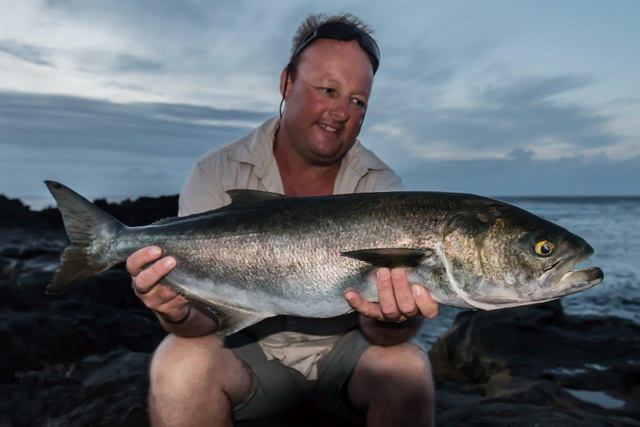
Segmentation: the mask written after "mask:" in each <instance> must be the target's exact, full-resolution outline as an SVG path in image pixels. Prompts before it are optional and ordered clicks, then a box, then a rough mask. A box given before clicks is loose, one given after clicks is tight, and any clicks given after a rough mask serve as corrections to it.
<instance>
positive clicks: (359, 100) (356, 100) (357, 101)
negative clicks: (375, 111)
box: [351, 98, 367, 107]
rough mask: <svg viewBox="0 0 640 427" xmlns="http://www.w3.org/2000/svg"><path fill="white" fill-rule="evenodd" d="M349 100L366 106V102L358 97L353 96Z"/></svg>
mask: <svg viewBox="0 0 640 427" xmlns="http://www.w3.org/2000/svg"><path fill="white" fill-rule="evenodd" d="M351 101H352V102H353V103H354V104H356V105H357V106H358V107H366V106H367V104H366V102H364V101H363V100H361V99H358V98H353V99H352V100H351Z"/></svg>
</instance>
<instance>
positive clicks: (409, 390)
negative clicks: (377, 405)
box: [350, 343, 434, 403]
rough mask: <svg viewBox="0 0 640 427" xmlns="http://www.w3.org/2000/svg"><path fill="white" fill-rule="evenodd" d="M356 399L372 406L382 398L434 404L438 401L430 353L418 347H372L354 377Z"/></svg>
mask: <svg viewBox="0 0 640 427" xmlns="http://www.w3.org/2000/svg"><path fill="white" fill-rule="evenodd" d="M352 386H353V387H354V388H356V387H357V388H359V390H353V392H354V397H355V396H356V395H357V396H360V397H361V398H360V399H358V400H362V398H364V399H365V400H366V401H368V402H369V403H371V400H372V399H374V398H376V397H379V398H384V399H386V398H389V399H400V400H405V399H408V400H415V399H419V400H421V401H424V400H425V399H426V400H427V401H432V400H433V398H434V391H433V378H432V374H431V363H430V362H429V357H428V356H427V354H426V353H425V352H424V351H423V350H422V349H421V348H419V347H417V346H416V345H414V344H410V343H404V344H401V345H397V346H392V347H378V346H373V347H370V348H369V349H368V350H367V351H366V352H365V353H364V354H363V355H362V357H361V358H360V360H359V361H358V363H357V365H356V368H355V369H354V373H353V376H352V381H351V384H350V388H351V387H352Z"/></svg>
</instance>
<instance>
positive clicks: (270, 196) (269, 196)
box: [226, 190, 288, 205]
mask: <svg viewBox="0 0 640 427" xmlns="http://www.w3.org/2000/svg"><path fill="white" fill-rule="evenodd" d="M226 193H227V194H228V195H229V197H231V204H233V205H239V204H240V205H250V204H253V203H259V202H265V201H267V200H277V199H284V198H287V197H288V196H285V195H284V194H278V193H270V192H268V191H260V190H227V191H226Z"/></svg>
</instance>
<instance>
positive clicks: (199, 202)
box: [127, 15, 437, 426]
mask: <svg viewBox="0 0 640 427" xmlns="http://www.w3.org/2000/svg"><path fill="white" fill-rule="evenodd" d="M378 61H379V52H378V47H377V45H376V44H375V41H373V39H372V38H371V37H370V36H369V31H368V29H367V28H366V27H365V26H364V25H363V24H362V23H361V22H360V21H359V20H358V19H357V18H355V17H353V16H351V15H340V16H334V17H326V16H322V15H320V16H311V17H309V18H308V19H307V20H306V21H305V22H303V23H302V24H301V26H300V28H299V30H298V33H297V34H296V37H295V38H294V43H293V49H292V54H291V61H290V63H289V64H288V65H287V67H285V69H284V70H283V71H282V75H281V78H280V91H281V93H282V96H283V101H284V102H285V103H286V104H285V108H284V113H282V115H281V119H278V118H274V119H271V120H268V121H267V122H265V123H264V124H263V125H261V126H260V127H259V128H257V129H256V130H254V131H253V132H252V133H251V134H250V135H248V136H247V137H245V138H242V139H241V140H239V141H236V142H235V143H233V144H231V145H228V146H226V147H223V148H221V149H218V150H214V151H212V152H210V153H207V154H205V155H204V156H203V157H201V158H200V160H199V161H198V163H197V164H196V166H195V167H194V168H193V170H192V171H191V174H190V176H189V178H188V180H187V182H186V184H185V187H184V189H183V191H182V193H181V195H180V215H189V214H194V213H198V212H203V211H207V210H211V209H215V208H218V207H221V206H223V205H225V204H227V203H229V201H230V200H229V199H228V196H226V194H225V193H224V192H225V191H226V190H229V189H234V188H249V189H258V190H266V191H272V192H279V193H284V194H286V195H289V196H322V195H330V194H335V193H350V192H371V191H388V190H398V189H401V188H402V184H401V181H400V179H399V178H398V177H397V176H396V175H395V174H394V173H393V172H392V171H391V170H390V169H389V168H388V167H387V166H386V165H385V164H384V163H382V162H381V161H380V160H379V159H378V158H377V157H375V155H373V153H371V152H370V151H368V150H367V149H365V148H364V147H363V146H362V145H361V144H360V143H359V142H358V141H357V140H356V137H357V135H358V133H359V131H360V126H361V124H362V121H363V119H364V116H365V112H366V109H367V103H368V101H369V95H370V93H371V86H372V83H373V75H374V73H375V71H376V70H377V67H378ZM160 255H161V251H160V249H159V248H145V249H141V250H139V251H137V252H136V253H135V254H133V255H132V256H131V257H130V258H129V259H128V261H127V268H128V270H129V272H130V273H131V275H132V279H133V287H134V290H135V292H136V294H137V295H138V296H139V297H140V298H141V299H142V300H143V301H144V303H145V304H146V305H147V306H148V307H149V308H151V309H152V310H154V312H155V313H156V314H157V316H158V318H159V320H160V322H161V323H162V326H163V327H164V328H165V329H166V330H167V331H168V332H170V333H171V335H169V336H168V337H167V338H166V339H165V340H164V341H163V342H162V344H161V345H160V346H159V348H158V350H157V351H156V353H155V354H154V356H153V360H152V363H151V372H150V375H151V391H150V399H149V405H150V413H151V420H152V422H153V423H154V424H156V425H231V424H232V422H233V419H234V417H235V418H236V419H252V418H261V417H268V416H272V415H275V414H277V413H279V412H282V411H284V410H286V409H287V408H289V407H291V406H292V405H294V404H295V403H297V402H299V401H301V400H302V399H308V400H312V401H314V403H316V404H318V405H320V406H321V407H322V408H323V409H325V410H327V411H329V412H332V413H334V414H337V415H340V416H345V417H357V416H359V415H366V418H367V422H368V424H369V425H381V426H389V425H399V423H400V422H406V423H409V425H429V424H432V423H433V399H434V396H433V393H434V392H433V384H432V379H431V368H430V364H429V360H428V357H427V356H426V354H425V353H424V352H423V351H422V350H421V349H420V348H419V347H418V346H416V345H414V344H412V343H410V342H396V343H395V344H396V345H391V346H379V345H373V344H372V343H371V342H377V343H385V344H390V343H391V342H390V341H389V336H391V338H392V339H393V338H394V337H396V338H397V337H402V340H405V341H406V339H408V336H410V333H405V334H403V333H402V332H403V331H405V332H406V331H409V332H412V331H414V330H415V328H416V324H419V322H417V321H416V319H418V318H420V319H421V318H422V317H428V318H430V317H434V316H435V315H436V314H437V304H436V303H435V302H434V301H433V300H432V299H431V297H430V295H429V293H428V292H426V291H423V290H422V289H423V288H422V287H420V286H412V287H410V286H409V283H407V277H406V273H405V271H404V270H403V269H393V270H391V271H389V269H387V268H380V269H379V270H378V271H377V281H378V283H377V284H378V293H379V300H380V302H379V303H371V302H367V301H364V300H363V299H362V298H360V296H359V295H357V294H356V293H355V292H348V293H346V295H345V298H346V299H347V300H348V302H349V304H350V305H351V306H352V307H353V308H354V310H355V311H357V312H358V313H360V314H361V316H360V317H361V319H362V320H361V321H360V328H358V327H357V326H358V325H357V323H358V322H357V320H358V319H357V318H356V317H355V316H356V314H355V313H353V315H347V316H342V317H339V318H334V319H319V320H318V319H315V320H312V319H300V318H292V317H283V316H282V317H277V318H272V319H267V320H265V321H263V322H261V323H259V324H257V325H254V326H252V327H250V328H247V330H245V331H241V332H239V333H237V334H234V335H233V336H231V337H228V338H227V340H226V342H225V343H223V341H222V340H221V339H220V338H219V337H217V336H216V335H213V332H215V331H216V329H217V327H218V322H217V319H216V318H215V316H214V315H213V314H211V313H210V312H209V311H208V310H206V309H203V308H202V307H200V306H198V305H196V304H194V303H190V302H189V301H187V300H186V299H185V298H183V297H182V296H180V295H177V294H175V293H173V292H172V291H170V290H169V289H167V288H166V287H164V286H161V281H162V278H163V277H164V275H166V274H167V273H168V272H169V271H171V269H172V268H173V266H174V265H175V260H174V259H173V258H171V257H165V258H162V259H160V260H158V258H160ZM156 260H158V261H157V262H155V263H153V265H152V266H151V267H149V268H147V269H145V268H144V267H145V266H146V265H147V264H149V263H152V262H154V261H156ZM307 285H308V286H313V285H314V284H313V283H309V284H307ZM363 316H364V317H363ZM408 319H409V320H408ZM387 322H396V323H400V324H401V326H400V327H395V328H393V329H394V331H393V332H392V333H391V334H389V333H388V329H389V328H388V325H389V323H387ZM405 325H406V327H405ZM364 336H366V337H367V338H368V339H369V341H368V340H366V339H365V338H364ZM396 341H398V340H397V339H396Z"/></svg>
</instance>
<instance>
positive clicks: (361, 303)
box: [344, 292, 384, 320]
mask: <svg viewBox="0 0 640 427" xmlns="http://www.w3.org/2000/svg"><path fill="white" fill-rule="evenodd" d="M344 297H345V298H346V299H347V302H348V303H349V305H350V306H351V308H353V309H354V310H355V311H357V312H358V313H360V314H362V315H363V316H366V317H372V318H374V319H377V320H384V316H383V315H382V312H381V311H380V306H379V305H378V304H376V303H373V302H369V301H366V300H364V299H363V298H362V297H361V296H360V295H358V293H357V292H347V293H346V294H345V295H344Z"/></svg>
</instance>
